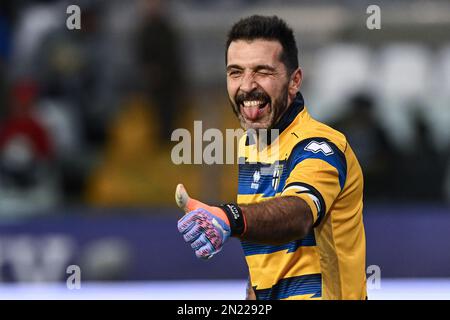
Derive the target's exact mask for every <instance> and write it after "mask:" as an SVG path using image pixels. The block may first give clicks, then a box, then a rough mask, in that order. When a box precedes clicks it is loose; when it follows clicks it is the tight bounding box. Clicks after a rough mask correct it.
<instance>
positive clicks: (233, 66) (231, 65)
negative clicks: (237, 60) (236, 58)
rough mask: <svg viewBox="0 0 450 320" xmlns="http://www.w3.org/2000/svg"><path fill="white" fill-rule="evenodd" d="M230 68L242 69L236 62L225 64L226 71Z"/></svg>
mask: <svg viewBox="0 0 450 320" xmlns="http://www.w3.org/2000/svg"><path fill="white" fill-rule="evenodd" d="M231 69H239V70H244V68H242V67H241V66H240V65H237V64H230V65H229V66H227V71H230V70H231Z"/></svg>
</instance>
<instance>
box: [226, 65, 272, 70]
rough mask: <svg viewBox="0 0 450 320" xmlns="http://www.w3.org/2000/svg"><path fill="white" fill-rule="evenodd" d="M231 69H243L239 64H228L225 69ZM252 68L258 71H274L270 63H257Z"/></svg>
mask: <svg viewBox="0 0 450 320" xmlns="http://www.w3.org/2000/svg"><path fill="white" fill-rule="evenodd" d="M231 69H238V70H244V68H243V67H241V66H240V65H237V64H230V65H229V66H227V71H230V70H231ZM252 69H253V71H259V70H269V71H276V69H275V68H274V67H272V66H271V65H268V64H259V65H257V66H255V67H253V68H252Z"/></svg>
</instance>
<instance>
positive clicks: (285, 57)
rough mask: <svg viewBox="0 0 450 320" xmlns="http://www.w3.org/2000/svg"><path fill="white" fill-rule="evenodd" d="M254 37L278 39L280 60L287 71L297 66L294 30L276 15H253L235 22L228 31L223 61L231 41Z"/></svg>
mask: <svg viewBox="0 0 450 320" xmlns="http://www.w3.org/2000/svg"><path fill="white" fill-rule="evenodd" d="M255 39H264V40H276V41H279V42H280V44H281V46H282V48H283V52H282V54H281V56H280V61H281V62H283V63H284V65H285V66H286V69H287V70H288V72H289V73H292V72H293V71H294V70H296V69H297V68H298V49H297V44H296V43H295V38H294V32H293V31H292V29H291V28H290V27H289V26H288V25H287V23H286V22H285V21H284V20H282V19H280V18H278V17H277V16H271V17H268V16H260V15H253V16H250V17H247V18H243V19H241V20H239V21H238V22H236V23H235V24H234V25H233V26H232V27H231V29H230V31H229V32H228V39H227V44H226V50H225V63H227V59H228V58H227V55H228V48H229V47H230V44H231V42H233V41H236V40H250V41H251V40H255Z"/></svg>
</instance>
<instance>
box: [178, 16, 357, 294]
mask: <svg viewBox="0 0 450 320" xmlns="http://www.w3.org/2000/svg"><path fill="white" fill-rule="evenodd" d="M297 55H298V53H297V47H296V43H295V39H294V36H293V32H292V30H291V29H290V28H289V27H288V26H287V25H286V23H285V22H284V21H282V20H281V19H279V18H277V17H276V16H274V17H262V16H251V17H248V18H246V19H243V20H240V21H239V22H237V23H236V24H235V25H234V26H233V27H232V29H231V31H230V32H229V34H228V41H227V51H226V64H227V88H228V94H229V98H230V101H231V105H232V107H233V110H234V112H235V113H236V114H237V116H238V118H239V120H240V122H241V125H242V127H243V128H244V129H246V130H248V131H249V129H253V130H258V129H277V130H278V132H279V134H278V136H275V137H274V138H269V139H267V141H266V142H267V143H266V148H267V149H268V154H269V155H272V154H271V152H272V151H273V150H272V151H271V150H270V149H271V147H272V146H273V145H274V142H276V141H275V140H277V139H279V140H278V144H277V145H278V148H279V150H278V158H277V159H275V160H274V159H273V158H274V157H273V156H269V157H267V159H265V160H266V161H256V160H259V159H258V158H257V157H258V156H261V154H262V151H263V150H259V151H258V152H256V153H255V152H252V150H254V149H253V148H254V147H255V140H254V139H251V136H250V135H249V134H247V135H244V137H243V139H241V143H240V146H239V152H240V155H242V156H244V159H245V160H244V161H245V162H244V163H242V164H240V165H239V190H238V205H236V204H233V203H229V204H225V205H222V206H218V207H215V206H209V205H206V204H204V203H202V202H200V201H198V200H194V199H192V198H189V196H188V194H187V193H186V190H185V189H184V187H183V185H178V186H177V190H176V196H175V198H176V201H177V204H178V205H179V206H180V207H181V208H182V209H184V211H185V212H186V215H185V216H184V217H183V218H182V219H180V221H179V222H178V229H179V231H180V232H181V233H182V234H183V237H184V240H185V241H186V242H188V243H190V244H191V246H192V248H193V249H194V250H195V253H196V255H197V257H199V258H210V257H212V256H213V255H214V254H216V253H217V252H219V251H220V250H221V249H222V246H223V244H224V243H225V242H226V241H227V239H228V238H229V236H234V237H238V238H239V239H240V240H241V241H242V246H243V249H244V253H245V256H246V261H247V264H248V267H249V273H250V277H249V287H248V292H247V298H249V299H251V298H257V299H366V276H365V235H364V226H363V221H362V207H363V205H362V193H363V177H362V172H361V168H360V166H359V164H358V161H357V159H356V157H355V155H354V153H353V151H352V149H351V148H350V146H349V144H348V143H347V141H346V139H345V137H344V136H343V135H342V134H341V133H339V132H337V131H335V130H333V129H331V128H330V127H328V126H326V125H324V124H322V123H320V122H317V121H315V120H313V119H312V118H311V117H310V115H309V114H308V111H307V109H306V108H305V106H304V102H303V97H302V95H301V94H300V92H299V88H300V85H301V83H302V71H301V69H300V68H299V66H298V60H297ZM258 138H260V137H259V136H258ZM266 148H265V149H266ZM265 151H267V150H265Z"/></svg>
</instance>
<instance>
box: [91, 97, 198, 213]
mask: <svg viewBox="0 0 450 320" xmlns="http://www.w3.org/2000/svg"><path fill="white" fill-rule="evenodd" d="M120 110H121V111H120V112H119V114H118V115H117V117H116V119H114V121H113V122H112V124H111V127H110V131H109V136H108V137H109V140H108V144H107V147H106V150H105V152H104V154H103V158H102V159H101V162H100V163H99V165H98V166H97V167H96V168H95V169H94V171H93V172H92V174H91V177H90V179H89V181H88V185H87V191H86V198H87V201H88V202H89V203H90V204H94V205H100V206H143V205H149V204H154V205H155V204H156V205H163V204H167V203H172V201H173V194H174V187H175V186H176V181H179V179H180V177H181V176H183V180H185V181H191V183H192V185H189V188H191V187H192V188H193V189H194V191H193V192H195V191H198V187H199V179H198V175H197V173H198V169H197V168H193V166H186V165H183V166H176V165H174V164H173V162H172V160H171V157H170V151H169V150H167V149H165V148H162V147H161V146H160V145H159V143H158V142H157V141H156V139H154V138H153V137H155V136H156V135H157V132H158V129H159V128H158V121H157V120H156V118H155V117H154V111H153V110H154V108H153V107H152V106H151V105H148V103H147V101H146V99H144V98H143V97H142V96H140V95H139V94H131V95H129V96H128V97H126V98H125V99H124V103H123V105H122V106H121V108H120Z"/></svg>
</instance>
